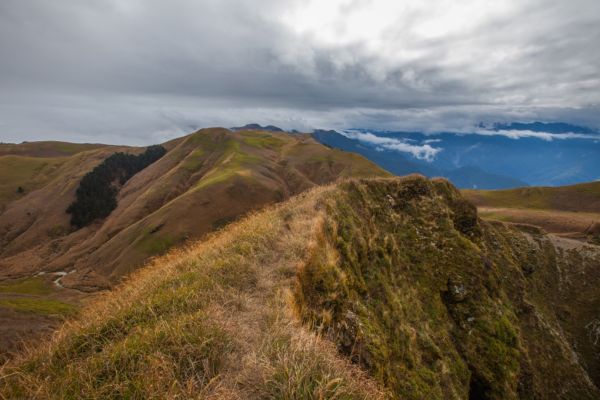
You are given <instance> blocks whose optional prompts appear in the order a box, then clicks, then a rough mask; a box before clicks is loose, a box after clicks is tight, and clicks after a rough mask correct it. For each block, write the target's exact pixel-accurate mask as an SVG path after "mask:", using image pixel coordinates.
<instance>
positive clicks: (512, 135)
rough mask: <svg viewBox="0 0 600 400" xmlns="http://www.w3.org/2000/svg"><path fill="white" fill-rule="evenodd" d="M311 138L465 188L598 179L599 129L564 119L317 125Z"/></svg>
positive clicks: (402, 170) (391, 168)
mask: <svg viewBox="0 0 600 400" xmlns="http://www.w3.org/2000/svg"><path fill="white" fill-rule="evenodd" d="M314 137H315V138H316V139H317V140H318V141H320V142H321V143H324V144H327V145H329V146H332V147H335V148H340V149H343V150H347V151H355V152H358V153H360V154H362V155H364V156H365V157H367V158H369V159H370V160H372V161H374V162H376V163H377V164H379V165H382V166H384V168H386V169H388V170H389V171H391V172H393V173H395V174H398V175H404V174H406V173H411V172H418V173H422V174H424V175H426V176H430V177H433V176H443V177H447V178H449V179H450V180H451V181H452V182H453V183H454V184H455V185H457V186H458V187H460V188H465V189H508V188H514V187H522V186H529V185H532V186H562V185H570V184H576V183H583V182H589V181H594V180H597V179H599V178H600V134H599V133H598V132H596V131H594V130H592V129H590V128H585V127H578V126H574V125H569V124H564V123H552V124H545V123H541V122H535V123H511V124H495V125H493V126H492V127H489V128H486V127H483V126H479V127H477V129H474V131H473V132H472V133H464V132H459V133H457V132H440V133H423V132H390V131H368V130H364V129H355V130H351V131H347V132H342V133H338V132H335V131H320V130H318V131H315V133H314ZM474 171H476V173H474Z"/></svg>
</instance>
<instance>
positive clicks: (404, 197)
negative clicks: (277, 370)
mask: <svg viewBox="0 0 600 400" xmlns="http://www.w3.org/2000/svg"><path fill="white" fill-rule="evenodd" d="M323 207H325V209H326V214H327V218H326V220H325V221H324V223H323V227H322V233H321V236H320V238H319V244H318V246H317V247H316V248H315V251H314V254H313V255H311V258H310V260H309V262H308V263H307V265H306V266H305V268H304V269H303V270H302V271H301V273H300V278H299V284H298V290H297V292H296V294H297V301H298V304H299V308H300V310H301V314H302V315H303V317H304V319H305V321H306V322H308V323H310V324H311V325H312V326H315V327H318V328H319V329H320V330H321V331H322V332H324V333H325V334H326V335H327V336H328V337H330V338H331V339H332V340H334V341H336V342H337V343H338V347H339V350H340V351H341V352H342V353H344V354H347V355H348V356H349V357H351V358H352V359H353V360H355V361H356V362H359V363H361V364H362V365H363V366H364V367H365V368H366V369H368V370H369V371H370V372H371V373H372V374H373V375H374V376H375V377H377V378H378V379H379V380H380V381H381V382H383V383H384V384H385V385H387V386H388V387H389V388H391V389H392V390H393V392H394V393H395V395H396V396H397V398H402V399H423V398H428V399H453V398H456V399H459V398H460V399H464V398H471V399H517V398H519V399H533V398H536V399H537V398H542V399H555V398H565V399H597V398H600V391H599V390H598V388H597V386H596V385H598V384H599V383H600V360H599V357H598V344H599V343H600V340H598V337H600V335H598V334H597V332H599V331H600V330H599V329H598V326H600V324H598V323H597V320H598V318H599V315H598V310H600V289H598V288H600V251H598V250H599V249H598V248H597V247H595V246H589V245H584V244H582V243H580V242H575V241H571V240H567V239H560V240H558V239H555V238H553V237H551V236H547V235H545V234H544V233H543V232H542V231H540V230H531V229H529V230H525V231H524V230H521V229H519V228H518V227H513V226H510V225H506V224H503V223H493V224H492V223H488V222H485V221H481V220H479V219H478V218H477V213H476V210H475V208H474V207H473V206H472V205H471V204H470V203H468V202H467V201H465V200H464V199H463V198H462V196H461V195H460V194H459V192H458V191H457V190H456V189H455V188H454V187H453V186H452V185H450V184H449V183H448V182H447V181H444V180H432V181H429V180H426V179H424V178H422V177H418V176H413V177H407V178H403V179H397V180H375V181H358V182H351V183H348V184H346V185H344V186H343V189H342V190H340V192H339V194H338V195H336V196H333V197H332V198H330V199H328V200H327V201H325V202H324V205H323ZM594 382H595V383H594Z"/></svg>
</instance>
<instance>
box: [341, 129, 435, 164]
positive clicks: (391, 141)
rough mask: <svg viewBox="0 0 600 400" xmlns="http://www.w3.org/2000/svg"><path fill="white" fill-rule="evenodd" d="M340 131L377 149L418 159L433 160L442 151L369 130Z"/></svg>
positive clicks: (427, 144) (427, 145)
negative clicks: (396, 152)
mask: <svg viewBox="0 0 600 400" xmlns="http://www.w3.org/2000/svg"><path fill="white" fill-rule="evenodd" d="M340 133H341V134H342V135H344V136H346V137H347V138H349V139H354V140H358V141H360V142H364V143H369V144H371V145H373V146H375V148H377V149H382V150H394V151H398V152H401V153H408V154H411V155H412V156H413V157H415V158H417V159H419V160H425V161H433V159H434V158H435V156H436V154H438V153H439V152H440V151H442V149H441V148H439V147H432V146H431V145H430V144H429V143H424V144H415V143H413V142H414V141H411V140H410V139H396V138H389V137H385V136H377V135H375V134H373V133H370V132H359V131H341V132H340ZM430 143H431V142H430Z"/></svg>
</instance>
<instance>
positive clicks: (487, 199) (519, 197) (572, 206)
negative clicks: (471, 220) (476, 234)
mask: <svg viewBox="0 0 600 400" xmlns="http://www.w3.org/2000/svg"><path fill="white" fill-rule="evenodd" d="M462 192H463V194H464V195H465V197H467V198H468V199H469V200H470V201H472V202H473V203H474V204H476V205H477V206H484V207H497V208H527V209H536V210H559V211H573V212H589V213H600V182H590V183H582V184H578V185H571V186H558V187H525V188H518V189H509V190H463V191H462Z"/></svg>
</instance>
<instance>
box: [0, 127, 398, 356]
mask: <svg viewBox="0 0 600 400" xmlns="http://www.w3.org/2000/svg"><path fill="white" fill-rule="evenodd" d="M51 145H52V146H51ZM2 146H3V145H2ZM2 146H0V147H2ZM15 146H17V147H18V148H19V149H21V153H23V154H25V153H26V154H28V155H23V154H21V155H18V156H17V155H14V154H11V155H4V156H1V155H0V166H2V165H4V166H5V167H6V168H4V169H0V171H2V172H0V196H1V194H2V193H3V192H2V191H3V190H4V188H6V193H9V194H10V196H12V197H11V199H12V200H10V201H8V203H7V205H6V208H5V209H4V210H3V211H2V210H1V209H0V284H1V283H2V280H6V279H20V278H29V277H31V276H33V275H35V274H37V273H39V272H44V271H45V272H59V273H61V274H64V275H65V276H64V277H62V278H61V285H62V286H61V287H54V289H56V291H57V292H58V294H59V295H62V296H66V297H69V299H70V298H71V297H84V293H82V292H96V291H98V290H100V289H106V288H109V287H111V286H112V285H114V284H115V283H117V282H118V281H119V280H120V279H121V278H122V277H124V276H126V275H127V274H128V273H130V272H132V271H134V270H135V269H136V268H138V267H139V266H141V265H142V264H143V263H144V262H145V261H146V260H148V259H149V258H151V257H155V256H160V255H161V254H164V253H165V252H166V251H168V249H169V248H171V247H172V246H174V245H177V244H182V243H184V242H186V241H189V240H194V239H198V238H200V237H202V236H203V235H206V234H207V233H209V232H211V231H214V230H215V229H218V228H220V227H222V226H224V225H226V224H228V223H229V222H231V221H234V220H235V219H237V218H239V217H240V216H242V215H244V214H246V213H248V212H251V211H253V210H256V209H259V208H261V207H263V206H265V205H268V204H272V203H275V202H279V201H282V200H285V199H287V198H289V197H290V196H292V195H294V194H297V193H300V192H302V191H304V190H306V189H309V188H311V187H313V186H315V185H318V184H323V183H328V182H332V181H334V180H336V179H338V178H344V177H361V176H364V177H367V176H386V175H388V174H387V173H386V172H385V171H383V170H381V169H380V168H378V167H376V166H375V165H374V164H372V163H371V162H369V161H367V160H365V159H363V158H362V157H360V156H357V155H353V154H347V153H344V152H341V151H334V150H331V149H328V148H327V147H325V146H322V145H320V144H318V143H317V142H315V141H314V140H312V139H311V138H310V137H308V136H305V135H289V134H285V133H276V132H263V131H253V130H244V131H239V132H232V131H229V130H227V129H223V128H213V129H203V130H200V131H198V132H195V133H193V134H191V135H188V136H185V137H182V138H178V139H175V140H172V141H170V142H167V143H164V144H163V146H164V147H165V149H167V150H168V151H167V154H165V155H164V156H163V157H162V158H161V159H160V160H158V161H156V162H155V163H153V164H152V165H150V166H148V167H147V168H144V169H143V170H142V171H140V172H139V173H137V174H135V175H134V176H133V177H132V178H131V179H129V180H128V181H127V182H126V183H125V184H124V185H123V186H122V187H121V188H120V190H119V193H118V195H117V208H116V209H114V210H113V211H112V212H111V213H110V215H109V216H108V217H107V218H105V219H102V220H98V221H96V222H95V223H93V224H91V225H89V226H86V227H85V228H83V229H80V230H75V229H73V227H72V226H71V224H70V220H69V217H70V216H69V214H67V213H66V212H65V211H66V210H67V208H68V207H69V205H70V204H72V203H73V201H74V199H75V191H76V190H77V187H78V185H79V183H80V181H81V179H82V177H83V176H84V175H85V174H86V173H88V172H89V171H91V170H92V169H93V168H94V167H95V166H97V165H98V164H100V163H101V162H102V161H103V160H105V159H106V158H107V157H109V156H110V155H111V154H113V153H115V152H117V151H122V152H129V153H141V152H143V151H144V149H143V148H132V147H111V146H104V147H98V148H96V147H94V145H90V146H87V145H73V146H71V147H69V146H67V145H66V144H64V143H63V144H60V146H59V143H56V142H41V143H38V144H36V143H27V144H23V145H15ZM36 146H38V147H36ZM36 149H37V150H36ZM58 149H63V150H61V151H63V153H60V154H61V155H60V156H56V157H50V156H48V155H47V153H48V152H49V151H50V150H52V151H54V153H53V154H55V153H56V152H57V151H58ZM65 149H66V150H65ZM17 150H18V149H17ZM17 150H16V149H15V148H13V149H12V150H11V151H12V153H18V151H17ZM25 150H26V152H25ZM67 150H68V151H70V152H71V153H72V154H71V155H65V154H66V152H67ZM0 154H1V153H0ZM40 155H43V157H42V156H40ZM18 186H22V187H24V188H25V189H24V192H23V193H17V190H16V188H18ZM55 286H56V285H55ZM12 297H14V295H11V298H12ZM38 300H40V299H38ZM59 300H60V298H59ZM15 312H18V318H21V317H23V318H25V317H27V318H28V321H29V320H32V319H34V318H38V320H39V321H40V326H46V325H47V324H48V319H50V318H51V317H52V315H50V313H48V314H47V315H42V314H40V313H37V314H36V316H35V317H34V316H32V315H31V314H27V313H25V312H24V310H23V309H22V307H17V305H16V304H15V302H14V301H13V300H11V301H10V302H9V301H5V302H0V319H2V318H4V317H2V315H4V314H7V315H6V319H2V321H7V323H8V322H10V321H11V318H12V317H11V316H14V313H15ZM3 313H4V314H3ZM38 314H39V315H38ZM15 318H17V317H15ZM13 319H14V318H13ZM52 320H53V321H55V320H56V319H54V318H53V317H52ZM0 322H1V321H0ZM10 326H11V327H12V328H11V329H13V328H14V329H17V330H18V326H17V325H15V324H12V323H11V324H10ZM32 331H35V326H34V325H32V324H31V323H29V322H28V323H27V324H24V327H23V329H22V332H21V334H23V335H30V334H31V332H32ZM11 332H12V333H11V334H10V335H8V334H7V335H3V336H1V337H0V353H2V350H4V349H5V345H6V344H7V343H6V342H7V339H6V338H7V337H11V338H12V337H14V336H16V335H17V333H18V332H16V333H15V332H13V331H11ZM11 341H12V339H11ZM11 343H12V342H11ZM8 347H12V344H10V343H9V346H8Z"/></svg>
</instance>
